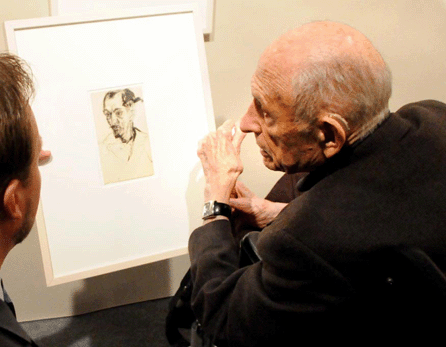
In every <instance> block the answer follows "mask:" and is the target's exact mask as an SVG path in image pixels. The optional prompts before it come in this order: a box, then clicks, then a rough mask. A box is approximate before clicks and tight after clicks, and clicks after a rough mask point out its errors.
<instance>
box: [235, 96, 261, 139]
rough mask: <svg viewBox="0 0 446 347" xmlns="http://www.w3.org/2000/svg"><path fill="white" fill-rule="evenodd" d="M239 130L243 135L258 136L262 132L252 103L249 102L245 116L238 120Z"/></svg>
mask: <svg viewBox="0 0 446 347" xmlns="http://www.w3.org/2000/svg"><path fill="white" fill-rule="evenodd" d="M240 129H241V130H242V131H243V132H245V133H251V132H252V133H256V134H259V133H260V132H261V131H262V128H261V126H260V123H259V115H258V112H257V110H256V107H255V105H254V101H253V102H251V105H249V107H248V110H247V111H246V113H245V115H244V116H242V118H241V119H240Z"/></svg>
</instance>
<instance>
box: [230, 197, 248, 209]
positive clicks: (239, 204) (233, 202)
mask: <svg viewBox="0 0 446 347" xmlns="http://www.w3.org/2000/svg"><path fill="white" fill-rule="evenodd" d="M229 205H230V206H231V207H233V208H235V209H237V210H239V211H242V212H249V211H250V207H249V199H246V198H238V199H229Z"/></svg>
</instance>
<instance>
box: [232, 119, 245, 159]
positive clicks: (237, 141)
mask: <svg viewBox="0 0 446 347" xmlns="http://www.w3.org/2000/svg"><path fill="white" fill-rule="evenodd" d="M233 130H234V133H233V134H232V135H233V136H232V144H233V145H234V148H235V150H236V151H237V154H240V148H241V146H242V142H243V140H244V139H245V136H246V133H244V132H243V131H242V130H241V129H240V120H238V121H237V122H236V123H235V124H234V127H233Z"/></svg>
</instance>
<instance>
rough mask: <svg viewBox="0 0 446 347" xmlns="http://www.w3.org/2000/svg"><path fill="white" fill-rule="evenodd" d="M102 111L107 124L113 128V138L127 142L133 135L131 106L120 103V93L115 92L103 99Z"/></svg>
mask: <svg viewBox="0 0 446 347" xmlns="http://www.w3.org/2000/svg"><path fill="white" fill-rule="evenodd" d="M103 113H104V115H105V117H107V122H108V125H110V128H111V129H112V130H113V135H114V136H115V138H119V139H121V141H122V142H128V141H129V140H130V139H131V138H132V136H133V118H134V110H133V106H132V105H129V106H124V105H123V104H122V93H117V94H115V95H114V96H113V97H112V98H109V99H107V100H105V102H104V110H103Z"/></svg>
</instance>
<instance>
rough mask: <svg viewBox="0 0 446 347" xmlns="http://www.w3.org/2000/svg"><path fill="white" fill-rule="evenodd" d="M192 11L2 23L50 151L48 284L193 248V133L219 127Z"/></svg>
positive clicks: (44, 209)
mask: <svg viewBox="0 0 446 347" xmlns="http://www.w3.org/2000/svg"><path fill="white" fill-rule="evenodd" d="M195 9H196V8H194V7H192V6H191V5H178V6H173V7H165V8H159V7H158V8H147V9H144V11H142V10H141V9H136V10H135V9H126V10H119V13H114V14H112V13H110V12H109V13H108V14H107V16H104V15H101V16H96V15H78V16H70V17H47V18H38V19H29V20H19V21H11V22H7V23H6V24H5V26H6V33H7V41H8V45H9V47H10V50H11V51H12V52H15V53H16V54H18V55H19V56H20V57H22V58H23V59H25V60H26V61H27V62H28V63H29V65H30V67H31V69H32V71H33V73H34V76H35V80H36V97H35V99H34V101H33V104H32V108H33V110H34V113H35V116H36V119H37V123H38V126H39V131H40V135H41V136H42V139H43V142H44V147H45V148H47V149H50V150H51V151H52V154H53V159H52V162H51V163H49V164H48V165H46V166H43V167H42V168H41V173H42V193H41V201H40V206H39V211H38V216H37V220H36V222H37V230H38V234H39V239H40V244H41V250H42V256H43V259H44V269H45V274H46V279H47V284H48V285H55V284H59V283H64V282H68V281H73V280H78V279H82V278H86V277H91V276H95V275H99V274H104V273H107V272H112V271H116V270H120V269H125V268H128V267H133V266H137V265H142V264H146V263H150V262H154V261H158V260H162V259H167V258H171V257H174V256H177V255H181V254H185V253H187V241H188V238H189V233H190V230H192V229H193V228H195V227H197V226H199V225H200V224H201V220H200V217H201V207H202V199H203V197H202V191H203V180H202V178H200V175H199V174H200V170H201V165H200V162H199V160H198V158H197V155H196V148H197V143H198V141H199V140H200V139H201V138H202V137H204V136H205V134H206V133H208V132H209V131H210V130H213V129H215V123H214V117H213V111H212V102H211V94H210V88H209V79H208V74H207V67H206V61H205V52H204V43H203V35H202V32H201V28H200V27H199V25H197V24H196V23H197V20H196V19H197V11H196V10H195Z"/></svg>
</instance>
